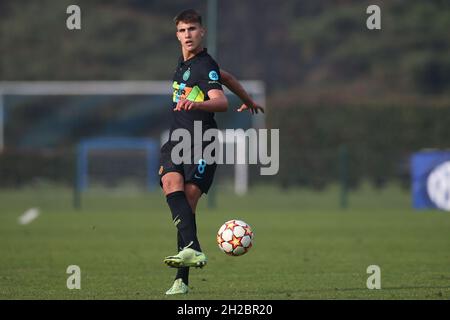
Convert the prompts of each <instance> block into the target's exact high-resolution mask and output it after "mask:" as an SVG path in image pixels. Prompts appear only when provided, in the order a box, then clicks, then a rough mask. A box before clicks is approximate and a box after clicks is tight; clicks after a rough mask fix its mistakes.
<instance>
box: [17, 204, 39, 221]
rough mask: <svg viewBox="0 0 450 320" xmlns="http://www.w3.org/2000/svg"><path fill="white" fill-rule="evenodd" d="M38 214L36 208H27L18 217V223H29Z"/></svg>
mask: <svg viewBox="0 0 450 320" xmlns="http://www.w3.org/2000/svg"><path fill="white" fill-rule="evenodd" d="M38 216H39V209H38V208H31V209H28V210H27V211H25V212H24V213H23V214H22V215H21V216H20V217H19V224H22V225H25V224H29V223H30V222H31V221H33V220H34V219H36V218H37V217H38Z"/></svg>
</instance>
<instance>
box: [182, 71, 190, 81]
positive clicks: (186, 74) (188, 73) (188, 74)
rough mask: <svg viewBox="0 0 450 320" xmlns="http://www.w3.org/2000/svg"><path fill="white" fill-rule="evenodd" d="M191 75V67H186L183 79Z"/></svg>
mask: <svg viewBox="0 0 450 320" xmlns="http://www.w3.org/2000/svg"><path fill="white" fill-rule="evenodd" d="M190 76H191V68H189V69H187V70H186V71H185V72H184V73H183V80H184V81H187V80H188V79H189V77H190Z"/></svg>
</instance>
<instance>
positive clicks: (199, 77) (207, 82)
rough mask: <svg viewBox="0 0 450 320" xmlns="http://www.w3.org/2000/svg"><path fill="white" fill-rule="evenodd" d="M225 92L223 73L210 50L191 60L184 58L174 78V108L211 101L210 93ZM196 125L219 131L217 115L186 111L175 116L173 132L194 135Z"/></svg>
mask: <svg viewBox="0 0 450 320" xmlns="http://www.w3.org/2000/svg"><path fill="white" fill-rule="evenodd" d="M212 89H219V90H222V85H221V83H220V70H219V66H218V65H217V63H216V62H215V61H214V59H213V58H212V57H211V56H210V55H209V54H208V52H207V51H206V48H205V49H203V51H201V52H200V53H198V54H197V55H195V56H194V57H192V58H191V59H189V60H186V61H184V59H183V57H180V59H179V60H178V65H177V69H176V71H175V74H174V77H173V96H172V108H175V107H176V105H177V102H178V101H179V100H180V99H187V100H190V101H195V102H202V101H207V100H209V97H208V91H209V90H212ZM194 121H202V129H203V131H204V130H207V129H209V128H217V124H216V121H215V120H214V112H208V111H203V110H189V111H186V110H182V111H175V112H172V124H171V131H173V130H175V129H178V128H185V129H187V130H189V131H190V132H193V128H194Z"/></svg>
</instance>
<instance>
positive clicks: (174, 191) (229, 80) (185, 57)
mask: <svg viewBox="0 0 450 320" xmlns="http://www.w3.org/2000/svg"><path fill="white" fill-rule="evenodd" d="M174 21H175V25H176V29H177V31H176V36H177V38H178V41H179V42H180V44H181V51H182V55H181V57H180V59H179V61H178V65H177V68H176V71H175V74H174V79H173V80H174V81H173V99H172V101H173V105H172V107H173V117H172V123H171V128H170V134H171V133H172V132H173V131H174V130H175V129H178V128H183V129H187V130H188V131H189V132H190V133H191V134H192V136H193V131H194V121H201V124H202V132H204V131H205V130H207V129H210V128H217V124H216V122H215V120H214V113H215V112H225V111H227V108H228V101H227V98H226V97H225V95H224V93H223V91H222V85H221V81H222V82H224V84H225V85H227V87H228V88H229V89H230V90H231V91H232V92H234V93H235V94H237V95H238V96H239V97H240V98H241V99H242V101H243V102H244V104H242V105H241V107H240V108H238V110H237V111H239V112H242V111H244V110H250V111H251V112H252V113H255V112H256V113H257V112H258V110H260V111H263V109H262V108H261V107H260V106H258V105H257V104H255V103H254V101H253V100H252V99H251V98H250V96H249V95H248V94H247V92H246V91H245V90H244V88H243V87H242V86H241V85H240V84H239V82H238V81H237V80H236V78H235V77H233V76H232V75H231V74H230V73H228V72H226V71H224V70H220V69H219V66H218V65H217V63H216V62H215V61H214V60H213V58H212V57H211V56H210V55H209V54H208V52H207V50H206V48H204V47H203V45H202V40H203V37H204V35H205V29H204V28H203V27H202V19H201V16H200V15H199V14H198V12H197V11H195V10H192V9H189V10H185V11H183V12H181V13H180V14H178V15H177V16H176V17H175V19H174ZM174 145H175V143H174V142H172V141H170V140H169V141H168V142H167V143H165V144H164V145H163V146H162V147H161V157H160V169H159V176H160V184H161V187H162V189H163V192H164V195H165V196H166V200H167V204H168V206H169V208H170V211H171V213H172V218H173V223H174V224H175V226H176V227H177V230H178V233H177V238H178V241H177V242H178V251H179V252H178V254H176V255H173V256H168V257H166V258H165V259H164V262H165V263H166V264H167V265H168V266H170V267H174V268H178V269H177V275H176V277H175V282H174V283H173V285H172V287H171V288H170V289H169V290H168V291H167V292H166V294H168V295H171V294H185V293H187V292H188V277H189V268H190V267H200V268H202V267H203V266H205V265H206V263H207V258H206V255H205V254H204V253H203V252H202V250H201V247H200V243H199V240H198V238H197V226H196V221H195V210H196V207H197V202H198V200H199V199H200V197H201V195H202V194H203V193H207V192H208V190H209V188H210V186H211V183H212V181H213V178H214V173H215V170H216V164H215V163H213V164H207V163H206V161H205V160H203V159H200V160H199V161H198V162H197V163H195V162H194V161H191V163H182V164H174V162H173V161H172V158H171V151H172V148H173V147H174ZM206 145H207V144H204V145H202V148H204V147H205V146H206ZM192 151H193V150H192ZM191 154H194V152H191Z"/></svg>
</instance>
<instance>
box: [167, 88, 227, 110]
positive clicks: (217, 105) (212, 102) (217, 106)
mask: <svg viewBox="0 0 450 320" xmlns="http://www.w3.org/2000/svg"><path fill="white" fill-rule="evenodd" d="M208 97H209V100H207V101H203V102H194V101H189V100H180V101H178V103H177V106H176V107H175V108H174V109H173V110H174V111H181V110H188V111H189V110H203V111H208V112H225V111H227V109H228V99H227V97H225V94H224V93H223V91H222V90H220V89H211V90H209V91H208Z"/></svg>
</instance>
